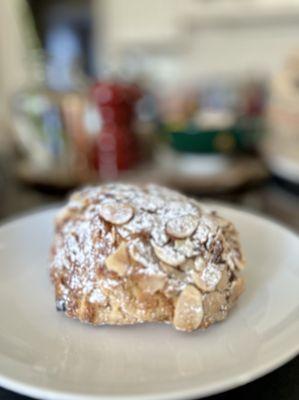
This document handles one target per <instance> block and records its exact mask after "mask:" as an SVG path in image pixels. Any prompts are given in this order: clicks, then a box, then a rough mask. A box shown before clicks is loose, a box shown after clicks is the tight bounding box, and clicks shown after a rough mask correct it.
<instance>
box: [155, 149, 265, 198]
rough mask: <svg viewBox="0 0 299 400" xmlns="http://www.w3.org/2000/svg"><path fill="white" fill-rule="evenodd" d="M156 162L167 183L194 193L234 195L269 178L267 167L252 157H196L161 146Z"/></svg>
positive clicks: (221, 155)
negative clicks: (230, 193)
mask: <svg viewBox="0 0 299 400" xmlns="http://www.w3.org/2000/svg"><path fill="white" fill-rule="evenodd" d="M156 161H157V164H158V166H157V168H158V169H159V171H160V172H159V175H160V177H163V181H164V182H167V184H168V185H171V186H173V187H176V188H180V189H181V190H186V191H190V192H209V193H219V192H225V191H231V190H235V189H237V188H239V187H241V186H245V185H247V184H252V183H257V182H262V181H263V180H265V179H266V178H267V177H268V173H267V170H266V168H265V167H264V165H263V163H262V162H261V161H260V160H259V159H258V158H256V157H252V156H242V157H240V156H237V157H231V156H227V155H225V154H196V153H193V154H192V153H184V152H177V151H174V150H172V149H170V148H168V147H166V146H163V147H162V146H161V148H160V150H159V151H158V152H157V154H156ZM161 179H162V178H161Z"/></svg>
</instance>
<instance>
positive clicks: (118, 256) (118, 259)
mask: <svg viewBox="0 0 299 400" xmlns="http://www.w3.org/2000/svg"><path fill="white" fill-rule="evenodd" d="M105 263H106V267H107V268H108V269H109V270H110V271H114V272H116V273H117V274H118V275H120V276H124V275H125V274H126V272H127V270H128V268H129V265H130V262H129V257H128V252H127V245H126V243H125V242H122V243H121V244H120V245H119V246H118V248H117V249H116V251H115V252H114V253H112V254H110V256H109V257H107V258H106V261H105Z"/></svg>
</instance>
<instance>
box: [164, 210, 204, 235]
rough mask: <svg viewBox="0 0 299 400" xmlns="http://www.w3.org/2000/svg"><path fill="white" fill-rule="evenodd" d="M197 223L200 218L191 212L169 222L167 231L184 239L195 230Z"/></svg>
mask: <svg viewBox="0 0 299 400" xmlns="http://www.w3.org/2000/svg"><path fill="white" fill-rule="evenodd" d="M197 225H198V218H197V217H196V216H194V215H191V214H188V215H182V216H181V217H177V218H173V219H171V220H169V221H168V222H167V224H166V232H167V233H168V235H170V236H173V237H175V238H178V239H184V238H187V237H190V236H191V235H192V234H193V233H194V232H195V230H196V228H197Z"/></svg>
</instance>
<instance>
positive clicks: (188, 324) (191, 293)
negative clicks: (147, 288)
mask: <svg viewBox="0 0 299 400" xmlns="http://www.w3.org/2000/svg"><path fill="white" fill-rule="evenodd" d="M203 315H204V313H203V304H202V294H201V293H200V291H199V290H198V289H196V288H195V287H194V286H192V285H189V286H187V287H186V288H185V289H184V290H183V291H182V293H181V294H180V296H179V298H178V301H177V303H176V306H175V311H174V319H173V324H174V326H175V327H176V329H179V330H182V331H193V330H194V329H197V328H198V327H199V326H200V324H201V321H202V319H203Z"/></svg>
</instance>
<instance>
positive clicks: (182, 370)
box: [0, 206, 299, 400]
mask: <svg viewBox="0 0 299 400" xmlns="http://www.w3.org/2000/svg"><path fill="white" fill-rule="evenodd" d="M217 208H218V209H219V210H220V211H221V213H223V214H224V215H225V216H226V217H228V218H230V219H231V220H232V221H234V222H235V223H236V225H237V227H238V229H239V231H240V232H241V239H242V242H243V244H244V249H245V254H246V257H247V260H248V267H247V270H246V272H245V275H246V280H247V290H246V292H245V293H244V295H243V296H242V298H241V299H240V301H239V304H238V306H237V307H236V308H235V309H234V310H233V311H232V313H231V315H230V317H229V318H228V319H227V320H226V321H225V322H222V323H219V324H217V325H215V326H212V327H210V328H209V329H208V330H207V331H203V332H194V333H192V334H187V333H180V332H177V331H175V330H174V329H173V328H172V327H171V326H167V325H157V324H151V325H150V324H148V325H140V326H131V327H101V328H94V327H91V326H87V325H83V324H80V323H79V322H77V321H74V320H69V319H68V318H66V317H65V316H64V315H63V314H62V313H58V312H56V310H55V306H54V296H53V290H52V287H51V284H50V282H49V278H48V271H47V255H48V250H49V246H50V241H51V236H52V222H53V216H54V213H55V210H47V211H43V212H39V213H36V214H32V215H29V216H25V217H22V218H20V219H18V220H15V221H14V222H10V223H8V224H6V225H4V226H3V227H2V228H1V229H0V261H1V263H0V385H2V386H4V387H6V388H9V389H11V390H14V391H17V392H21V393H24V394H27V395H30V396H33V397H38V398H43V399H57V400H58V399H59V400H65V399H68V400H79V399H80V400H83V399H85V400H86V399H108V398H109V399H111V398H113V399H114V400H115V399H122V400H123V399H134V398H135V399H143V400H144V399H181V398H182V399H183V398H184V399H186V398H192V397H193V398H194V397H197V398H198V397H201V396H204V395H208V394H211V393H216V392H220V391H223V390H225V389H229V388H232V387H235V386H238V385H242V384H244V383H246V382H249V381H251V380H253V379H255V378H257V377H259V376H261V375H263V374H265V373H267V372H269V371H271V370H273V369H274V368H276V367H278V366H279V365H281V364H283V363H284V362H286V361H287V360H289V359H290V358H292V357H293V356H295V355H296V354H297V353H298V350H299V340H298V337H299V336H298V335H299V318H298V317H299V295H298V293H299V261H298V260H299V239H298V237H297V236H296V235H295V234H294V233H291V232H290V231H288V230H287V229H286V228H284V227H282V226H280V225H277V224H275V223H273V222H271V221H268V220H266V219H263V218H261V217H258V216H255V215H252V214H249V213H246V212H243V211H238V210H235V209H230V208H227V207H220V206H217Z"/></svg>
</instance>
